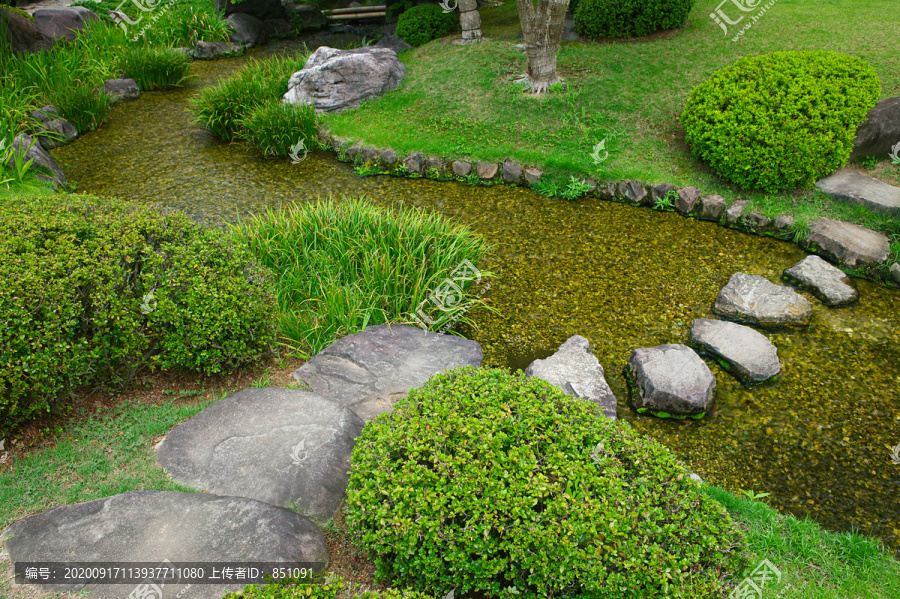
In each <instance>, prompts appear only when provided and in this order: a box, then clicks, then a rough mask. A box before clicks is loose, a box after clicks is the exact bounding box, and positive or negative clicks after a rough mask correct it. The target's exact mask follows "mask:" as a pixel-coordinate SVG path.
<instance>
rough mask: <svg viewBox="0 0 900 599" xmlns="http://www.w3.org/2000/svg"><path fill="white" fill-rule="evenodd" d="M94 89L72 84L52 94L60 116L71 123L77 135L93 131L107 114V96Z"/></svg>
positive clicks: (88, 86)
mask: <svg viewBox="0 0 900 599" xmlns="http://www.w3.org/2000/svg"><path fill="white" fill-rule="evenodd" d="M94 89H95V88H94V87H93V86H90V85H80V84H73V85H72V87H68V88H62V89H57V90H56V91H54V93H53V94H52V97H53V102H54V104H55V105H56V109H57V110H58V111H59V114H60V116H62V117H63V118H64V119H66V120H67V121H69V122H70V123H72V125H73V126H74V127H75V128H76V129H77V130H78V132H79V133H84V132H87V131H93V130H94V129H96V128H97V127H99V126H100V125H102V124H103V121H105V120H106V116H107V115H108V114H109V96H108V95H106V93H104V92H102V91H94Z"/></svg>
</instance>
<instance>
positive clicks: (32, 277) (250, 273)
mask: <svg viewBox="0 0 900 599" xmlns="http://www.w3.org/2000/svg"><path fill="white" fill-rule="evenodd" d="M0 280H3V281H4V285H3V286H2V287H0V313H2V314H3V318H4V326H3V327H2V328H0V355H2V356H3V360H0V438H2V436H3V434H4V433H5V432H6V431H8V430H9V429H11V428H12V427H13V426H15V425H17V424H20V423H22V422H24V421H25V420H27V419H29V418H31V417H33V416H34V415H35V414H36V413H37V412H39V411H42V410H46V409H48V408H51V407H53V406H54V404H56V403H57V402H58V401H59V400H64V399H65V398H66V396H67V395H68V394H70V393H71V392H73V391H74V390H75V389H77V388H78V387H81V386H84V385H97V384H121V383H124V382H127V381H128V380H129V379H130V378H132V377H133V376H134V374H135V373H136V372H138V371H139V370H140V369H142V368H146V367H148V366H152V367H160V368H184V369H187V370H190V371H193V372H198V373H203V374H212V373H216V372H220V371H228V370H232V369H234V368H237V367H240V366H242V365H245V364H247V363H249V362H250V361H253V360H255V359H257V358H259V357H260V356H262V355H265V354H268V353H270V352H271V344H272V343H273V341H274V338H275V334H276V325H275V318H276V316H277V315H276V313H275V310H276V309H275V300H274V294H273V291H272V284H271V278H270V274H269V272H268V271H267V270H265V269H264V268H262V267H259V266H257V264H256V263H255V262H254V260H253V258H252V256H251V254H250V253H249V250H247V249H246V248H245V247H243V246H235V245H234V244H233V242H232V240H231V238H230V237H229V236H228V235H227V234H225V233H223V232H221V231H217V230H212V229H208V228H205V227H202V226H200V225H198V224H196V223H194V222H193V221H191V220H190V219H189V218H187V217H186V216H184V215H183V214H178V213H173V214H159V213H156V212H154V211H152V210H150V209H147V208H130V207H129V206H127V205H126V204H124V203H122V202H119V201H113V200H103V199H99V198H93V197H89V196H81V195H58V196H52V197H47V196H42V197H33V198H29V197H17V198H16V200H15V201H12V200H5V201H0Z"/></svg>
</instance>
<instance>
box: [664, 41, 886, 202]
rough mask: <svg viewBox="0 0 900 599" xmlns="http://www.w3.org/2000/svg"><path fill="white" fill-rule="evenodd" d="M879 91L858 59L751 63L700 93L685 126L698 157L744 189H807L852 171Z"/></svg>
mask: <svg viewBox="0 0 900 599" xmlns="http://www.w3.org/2000/svg"><path fill="white" fill-rule="evenodd" d="M880 89H881V85H880V82H879V81H878V75H876V74H875V70H874V69H873V68H872V67H871V66H869V65H868V64H867V63H866V62H865V61H863V60H861V59H859V58H855V57H852V56H846V55H843V54H838V53H836V52H825V51H813V52H793V51H790V52H775V53H772V54H766V55H762V56H748V57H745V58H742V59H741V60H739V61H737V62H736V63H735V64H733V65H731V66H729V67H726V68H724V69H722V70H720V71H717V72H716V73H714V74H713V76H712V77H710V78H709V79H708V80H707V81H705V82H704V83H702V84H700V85H698V86H697V87H696V88H694V90H693V92H692V93H691V96H690V98H689V99H688V101H687V104H686V105H685V107H684V112H683V113H682V115H681V123H682V125H683V126H684V131H685V138H686V140H687V143H688V144H690V146H691V150H692V152H693V153H694V156H696V157H697V158H700V159H702V160H705V161H707V162H709V164H710V166H711V167H712V168H713V170H714V171H716V172H717V173H718V174H719V175H721V176H722V177H724V178H725V179H728V180H729V181H732V182H733V183H735V184H737V185H738V186H739V187H741V188H743V189H760V190H763V191H768V192H774V191H779V190H783V189H791V188H795V187H798V186H799V187H808V186H811V185H812V184H813V182H814V181H815V180H816V179H817V178H819V177H822V176H825V175H829V174H831V173H833V172H834V171H835V170H837V169H838V168H840V167H841V166H843V165H844V164H846V163H847V160H848V159H849V157H850V152H851V150H852V149H853V138H854V137H855V135H856V129H857V128H858V127H859V125H860V124H861V123H862V122H863V121H864V120H865V118H866V113H868V111H869V110H870V109H871V108H872V107H873V106H875V104H876V103H877V102H878V98H879V97H880Z"/></svg>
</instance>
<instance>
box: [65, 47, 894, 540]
mask: <svg viewBox="0 0 900 599" xmlns="http://www.w3.org/2000/svg"><path fill="white" fill-rule="evenodd" d="M267 51H271V47H270V50H267ZM246 60H247V58H235V59H227V60H221V61H216V62H211V63H194V70H193V72H194V74H195V75H197V77H196V78H195V79H194V80H192V82H191V83H190V84H189V86H188V87H186V88H185V89H182V90H176V91H168V92H150V93H145V94H144V95H143V96H142V97H141V98H140V99H139V100H137V101H135V102H130V103H126V104H123V105H120V106H117V107H115V108H114V109H113V110H112V112H111V115H110V121H109V123H108V124H107V125H105V126H104V127H103V128H102V129H101V130H99V131H96V132H93V133H90V134H87V135H85V136H84V137H82V138H80V139H78V140H76V141H75V142H74V143H72V144H69V145H67V146H64V147H63V148H60V149H59V150H56V151H55V152H54V154H55V156H56V158H57V159H58V160H59V161H60V163H61V165H62V166H63V168H64V169H65V172H66V175H67V176H68V177H69V179H70V180H71V181H74V182H76V183H77V184H78V186H79V189H80V190H81V191H85V192H89V193H95V194H105V195H111V196H118V197H121V198H125V199H128V200H132V201H135V202H142V203H157V204H160V205H162V206H165V207H167V208H176V209H180V210H184V211H185V212H187V213H189V214H191V215H193V216H195V217H197V218H200V219H204V220H206V221H208V222H210V223H211V224H218V225H221V224H222V223H223V221H234V220H235V219H236V218H237V217H239V216H240V215H246V214H249V213H252V212H254V211H258V210H261V209H264V208H266V207H274V206H278V205H281V204H285V203H290V202H308V201H313V200H315V198H317V197H319V196H323V195H327V194H333V195H334V196H336V197H340V196H343V195H347V196H359V195H363V194H364V195H366V196H367V197H368V198H369V199H370V200H372V201H374V202H377V203H380V204H384V205H401V204H403V205H414V206H419V207H423V208H428V209H431V210H436V211H438V212H440V213H442V214H444V215H446V216H447V217H450V218H454V219H458V220H459V221H461V222H464V223H467V224H469V225H470V226H472V227H473V228H474V229H475V230H477V231H478V232H480V233H482V234H483V235H484V236H485V237H486V238H487V239H488V240H489V241H490V242H491V243H492V244H494V250H493V252H492V253H491V256H490V257H489V259H488V260H487V261H486V263H485V264H484V267H485V268H487V269H488V270H490V271H492V272H493V273H494V274H495V278H494V279H492V280H491V289H490V292H489V293H488V295H487V296H486V299H487V300H488V301H489V303H490V304H491V305H492V306H493V307H495V308H496V309H497V312H496V313H492V312H488V311H482V312H480V313H476V314H474V315H473V320H474V321H475V323H476V324H477V328H476V329H472V330H470V329H466V330H465V331H464V332H465V334H466V335H467V336H470V337H472V338H474V339H476V340H477V341H479V342H480V343H481V345H482V347H483V348H484V353H485V364H486V365H492V366H509V367H512V368H525V367H526V366H527V365H528V364H529V363H530V362H531V361H532V360H533V359H535V358H541V357H546V356H548V355H550V354H551V353H553V351H555V349H556V348H557V347H558V346H559V345H560V344H561V343H563V342H564V341H565V340H566V339H567V338H568V337H570V336H571V335H574V334H580V335H583V336H584V337H587V338H588V339H589V340H590V342H591V346H592V349H593V351H594V353H595V354H596V355H597V357H598V358H599V360H600V363H601V364H602V365H603V366H604V368H605V369H606V375H607V379H608V380H609V382H610V385H611V386H612V388H613V391H615V393H616V395H617V397H619V417H620V418H623V419H625V420H627V421H629V422H630V423H631V424H632V425H633V426H634V427H635V428H637V429H638V430H640V431H642V432H644V433H646V434H649V435H651V436H653V437H655V438H656V439H658V440H659V441H661V442H662V443H664V444H666V445H667V446H669V447H670V448H672V449H673V450H674V451H675V452H676V453H677V454H678V455H679V456H680V457H681V458H682V459H683V460H684V461H685V462H686V463H687V464H688V465H689V466H690V467H692V468H693V469H694V470H695V471H696V472H698V473H699V474H700V475H701V476H702V477H703V478H704V479H706V480H708V481H709V482H712V483H714V484H717V485H720V486H722V487H725V488H727V489H729V490H732V491H738V490H740V489H746V490H753V491H755V492H757V493H760V492H769V493H771V496H770V497H768V498H767V501H768V502H769V503H770V504H771V505H774V506H776V507H778V508H779V509H783V510H787V511H790V512H791V513H793V514H795V515H798V516H801V517H802V516H804V515H809V516H810V517H811V518H813V519H815V520H816V521H818V522H820V523H821V524H823V525H825V526H827V527H829V528H831V529H835V530H848V529H850V528H854V529H857V530H859V531H860V532H863V533H866V534H871V535H875V536H878V537H880V538H882V539H883V540H884V541H885V542H887V543H888V544H890V545H891V546H892V547H893V548H894V549H895V550H896V549H898V548H900V465H895V464H892V459H891V450H890V447H892V446H895V445H897V444H900V391H898V387H900V327H898V325H900V316H898V306H900V293H898V291H897V290H894V289H887V288H883V287H880V286H878V285H875V284H873V283H870V282H867V281H863V280H858V279H857V280H855V281H854V283H855V285H856V286H857V288H858V289H859V292H860V296H861V299H860V302H859V303H858V304H857V305H854V306H851V307H848V308H840V309H829V308H825V307H824V306H823V305H822V304H821V303H819V302H818V301H816V300H814V299H813V300H811V303H812V304H813V308H814V316H813V322H812V325H811V326H810V327H809V329H808V330H807V331H803V332H776V333H768V332H767V333H766V334H767V336H768V337H769V338H770V339H771V340H772V342H773V343H774V344H775V345H776V346H777V347H778V353H779V356H780V358H781V362H782V375H781V377H780V379H779V380H778V381H777V382H775V383H771V384H767V385H764V386H761V387H754V388H751V389H748V388H745V387H743V386H742V385H740V384H739V383H737V382H736V381H735V380H734V379H733V378H732V377H731V376H730V375H728V374H727V373H725V372H724V371H723V370H722V369H721V368H720V367H719V366H718V365H717V364H714V363H712V364H711V368H712V370H713V372H714V374H715V375H716V378H717V381H718V388H717V392H716V398H717V399H716V406H715V409H714V410H713V411H712V412H711V413H710V415H708V416H707V417H706V418H705V419H704V420H701V421H692V420H691V421H671V420H661V419H656V418H652V417H638V416H637V415H636V414H635V413H634V412H633V411H632V410H631V409H630V408H629V407H628V405H627V402H626V401H625V396H626V394H625V382H624V378H623V376H622V367H623V366H624V364H625V362H626V361H627V359H628V356H629V354H630V352H631V350H632V349H634V348H636V347H647V346H653V345H658V344H661V343H686V342H687V340H688V332H689V328H690V324H691V322H692V321H693V320H694V319H696V318H707V317H714V316H713V314H712V310H711V307H712V304H713V301H714V299H715V296H716V294H717V293H718V291H719V289H721V287H722V286H723V285H725V283H726V282H727V281H728V278H729V277H730V276H731V275H732V274H733V273H735V272H738V271H742V272H747V273H751V274H759V275H763V276H766V277H768V278H769V279H770V280H773V281H775V280H778V278H779V277H780V274H781V271H782V270H783V269H785V268H787V267H788V266H791V265H792V264H794V263H795V262H796V261H797V260H799V259H800V258H802V257H803V256H804V252H803V251H802V250H799V249H798V248H797V247H795V246H793V245H791V244H788V243H783V242H779V241H775V240H773V239H769V238H762V237H753V236H749V235H746V234H743V233H738V232H736V231H731V230H727V229H723V228H721V227H718V226H716V225H714V224H711V223H704V222H698V221H696V220H693V219H685V218H682V217H681V216H678V215H676V214H673V213H660V212H655V211H652V210H648V209H637V208H632V207H629V206H625V205H621V204H613V203H607V202H602V201H600V200H593V199H586V200H581V201H577V202H565V201H561V200H551V199H548V198H544V197H542V196H539V195H537V194H534V193H532V192H530V191H528V190H526V189H522V188H512V187H506V186H494V187H469V186H467V185H464V184H459V183H452V182H435V181H428V180H406V179H398V178H392V177H369V178H360V177H358V176H357V175H356V173H355V172H354V171H353V169H352V168H351V167H350V166H349V165H346V164H341V163H339V162H337V161H336V160H335V159H334V157H333V156H332V155H330V154H326V153H319V152H316V153H313V154H311V155H310V157H309V158H308V159H307V160H306V161H304V162H302V163H300V164H292V163H291V162H290V161H289V160H283V159H271V158H262V157H260V156H259V154H258V153H257V152H256V151H255V150H254V149H252V148H250V147H249V146H246V145H244V144H240V143H234V144H229V143H223V142H221V141H219V140H217V139H216V138H214V137H213V136H211V135H210V134H208V133H206V132H204V131H202V130H200V129H199V128H198V127H197V126H196V125H193V124H192V123H191V120H192V117H191V114H190V112H189V105H188V100H189V98H190V97H191V96H193V95H194V94H196V92H197V90H198V89H199V88H200V87H202V86H205V85H209V84H211V83H214V82H215V81H217V80H219V79H220V78H222V77H224V76H227V75H228V74H229V73H231V72H233V71H234V70H235V69H236V68H238V67H239V66H240V65H241V64H243V63H244V61H246Z"/></svg>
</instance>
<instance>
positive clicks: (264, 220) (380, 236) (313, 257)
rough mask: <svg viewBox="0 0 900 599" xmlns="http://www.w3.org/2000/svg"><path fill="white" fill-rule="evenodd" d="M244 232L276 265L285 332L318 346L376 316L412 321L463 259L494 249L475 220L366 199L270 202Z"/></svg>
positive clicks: (455, 312)
mask: <svg viewBox="0 0 900 599" xmlns="http://www.w3.org/2000/svg"><path fill="white" fill-rule="evenodd" d="M236 234H237V235H239V236H240V238H241V239H243V240H244V241H245V242H246V243H247V244H248V245H249V246H250V247H251V248H252V250H253V252H254V254H255V255H256V257H257V259H258V260H259V262H260V263H261V264H263V265H265V266H267V267H269V268H270V269H271V270H272V271H273V272H274V273H276V275H275V276H276V279H275V286H276V292H277V295H278V304H279V307H280V310H279V311H280V312H281V318H282V321H281V333H282V334H283V335H284V336H285V337H286V338H288V339H290V340H292V341H293V342H294V343H295V344H296V345H297V347H300V348H302V349H304V350H308V351H310V352H318V351H319V350H321V349H323V348H324V347H326V346H328V345H329V344H331V343H332V342H333V341H335V340H336V339H338V338H340V337H343V336H345V335H349V334H352V333H357V332H359V331H362V330H363V329H365V328H366V327H367V326H369V325H377V324H384V323H394V322H411V321H412V319H413V314H414V312H415V311H416V309H417V306H419V304H420V302H422V301H424V300H425V299H426V298H427V297H428V296H429V294H431V293H432V291H434V289H436V288H437V286H438V285H439V284H440V283H441V282H442V281H444V280H445V279H446V278H447V277H448V276H449V275H450V274H451V273H452V272H453V270H454V269H455V268H456V267H457V266H458V265H459V264H460V263H462V262H463V260H470V261H471V262H472V263H474V264H478V261H479V260H480V259H481V257H482V256H483V255H484V253H485V251H486V249H487V248H486V245H485V243H484V240H483V239H482V238H481V237H480V236H478V235H475V234H474V233H472V231H471V230H470V229H469V228H468V227H465V226H461V225H457V224H455V223H452V222H450V221H447V220H445V219H444V218H443V217H442V216H440V215H439V214H434V213H425V212H422V211H418V210H410V209H402V210H398V211H393V210H391V209H389V208H380V207H378V206H375V205H373V204H371V203H370V202H367V201H365V200H345V201H341V202H337V201H334V200H331V199H327V200H322V201H319V202H317V203H311V204H294V205H291V206H287V207H284V208H282V209H280V210H275V211H272V210H270V211H267V212H266V213H264V214H260V215H257V216H254V217H252V218H251V219H250V220H248V221H246V222H244V223H242V224H241V225H240V227H239V228H238V229H237V230H236ZM485 276H486V274H485ZM460 285H461V286H462V287H463V288H464V289H465V290H467V291H468V288H469V285H467V284H466V283H465V282H460ZM460 299H461V300H464V301H461V302H460V303H458V304H456V305H455V306H447V310H446V311H440V312H439V313H438V314H435V315H434V320H435V323H434V327H435V328H437V327H439V326H442V325H444V324H445V323H446V322H448V320H449V319H451V318H454V317H460V316H461V315H462V313H464V310H465V306H466V304H468V303H469V300H470V299H471V298H469V297H464V298H460ZM448 304H449V302H448Z"/></svg>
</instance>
